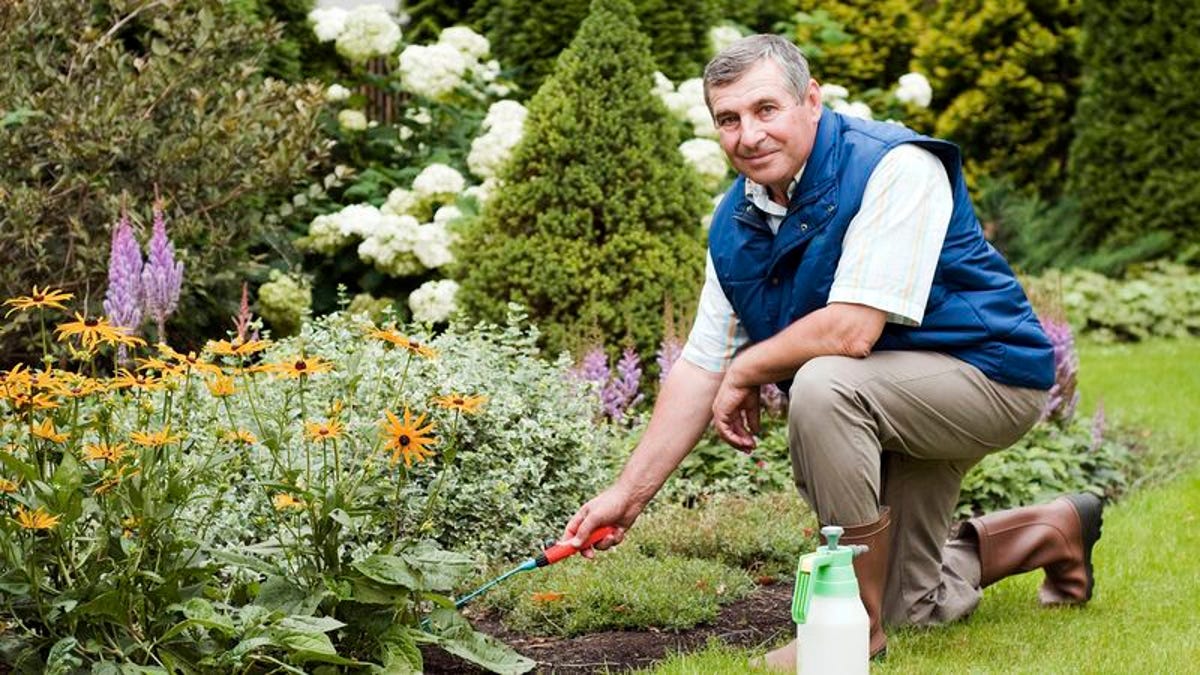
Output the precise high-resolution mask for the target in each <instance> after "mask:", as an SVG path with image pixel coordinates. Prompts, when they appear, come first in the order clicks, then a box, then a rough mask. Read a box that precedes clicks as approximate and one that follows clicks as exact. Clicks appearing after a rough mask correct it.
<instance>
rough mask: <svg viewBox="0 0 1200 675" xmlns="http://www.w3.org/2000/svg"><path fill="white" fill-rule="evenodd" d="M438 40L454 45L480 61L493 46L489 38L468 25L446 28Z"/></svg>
mask: <svg viewBox="0 0 1200 675" xmlns="http://www.w3.org/2000/svg"><path fill="white" fill-rule="evenodd" d="M438 42H439V43H440V44H444V45H450V46H451V47H454V48H455V49H457V50H458V51H459V52H460V53H462V55H463V56H466V57H468V58H470V59H471V60H473V61H478V60H480V59H482V58H483V57H485V56H487V55H488V52H489V51H491V48H492V47H491V45H490V44H488V41H487V38H485V37H483V36H482V35H480V34H479V33H476V32H475V31H473V30H471V29H470V28H467V27H466V26H451V27H449V28H446V29H445V30H443V31H442V32H441V34H440V35H438Z"/></svg>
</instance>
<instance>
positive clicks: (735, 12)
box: [717, 0, 797, 33]
mask: <svg viewBox="0 0 1200 675" xmlns="http://www.w3.org/2000/svg"><path fill="white" fill-rule="evenodd" d="M796 9H797V7H796V3H795V2H794V0H717V16H719V17H720V18H722V19H724V20H726V21H732V22H734V23H739V24H741V25H743V26H745V27H746V28H749V29H750V30H751V31H753V32H755V33H773V32H775V31H777V30H778V28H777V26H778V25H779V24H780V23H782V22H785V21H788V20H789V19H791V18H792V15H793V14H795V13H796Z"/></svg>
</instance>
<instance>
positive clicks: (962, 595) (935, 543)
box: [788, 351, 1047, 625]
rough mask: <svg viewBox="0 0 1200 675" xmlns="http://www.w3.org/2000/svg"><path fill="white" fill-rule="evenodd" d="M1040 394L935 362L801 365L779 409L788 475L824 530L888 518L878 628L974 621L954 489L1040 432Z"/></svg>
mask: <svg viewBox="0 0 1200 675" xmlns="http://www.w3.org/2000/svg"><path fill="white" fill-rule="evenodd" d="M1046 396H1047V394H1046V392H1044V391H1039V390H1035V389H1025V388H1021V387H1011V386H1006V385H1003V384H998V383H996V382H993V381H992V380H989V379H988V378H987V377H986V376H985V375H984V374H983V373H982V372H980V371H979V370H978V369H977V368H975V367H974V366H972V365H970V364H968V363H966V362H964V361H960V360H958V359H956V358H954V357H951V356H947V355H945V354H940V353H936V352H920V351H880V352H876V353H873V354H871V355H870V356H868V357H866V358H864V359H855V358H850V357H844V356H824V357H820V358H816V359H813V360H812V361H809V362H808V363H806V364H805V365H804V366H803V367H802V368H801V369H800V371H799V372H798V373H797V374H796V377H795V379H794V380H793V383H792V387H791V391H790V399H789V401H788V437H789V445H790V448H791V459H792V473H793V475H794V477H795V481H796V487H797V488H798V489H799V491H800V494H801V496H802V497H804V499H805V500H806V501H808V503H809V505H810V506H812V508H813V510H814V511H815V512H816V514H817V518H818V519H819V521H820V522H821V524H822V525H830V524H834V525H841V526H843V527H853V526H857V525H865V524H868V523H873V522H875V521H876V520H878V518H879V509H880V506H882V505H887V506H889V507H891V522H892V525H891V533H892V535H891V557H890V560H891V562H890V569H889V572H888V578H887V584H886V590H885V593H884V600H883V621H884V623H885V624H887V625H935V624H940V623H946V622H949V621H953V620H955V619H959V618H961V617H964V616H966V615H968V614H970V613H971V612H972V611H974V609H975V607H976V606H977V605H978V604H979V598H980V595H981V590H980V587H979V584H980V572H979V556H978V551H977V549H976V546H975V544H974V543H973V542H972V541H963V540H951V541H947V537H948V536H949V534H950V527H951V524H952V519H953V513H954V507H955V505H956V503H957V502H958V493H959V487H960V485H961V483H962V478H963V476H964V475H965V474H966V472H967V470H969V469H970V468H971V467H972V466H974V465H975V464H976V463H977V462H978V461H979V460H980V459H982V458H983V457H984V456H985V455H987V454H988V453H989V452H993V451H995V450H1000V449H1003V448H1006V447H1008V446H1009V445H1012V444H1013V443H1014V442H1016V441H1017V440H1018V439H1020V438H1021V436H1022V435H1024V434H1025V432H1026V431H1028V430H1029V428H1030V427H1032V426H1033V424H1034V423H1035V422H1036V421H1037V420H1038V417H1039V416H1040V414H1041V411H1042V407H1043V406H1044V405H1045V402H1046Z"/></svg>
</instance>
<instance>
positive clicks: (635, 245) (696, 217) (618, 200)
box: [456, 0, 709, 357]
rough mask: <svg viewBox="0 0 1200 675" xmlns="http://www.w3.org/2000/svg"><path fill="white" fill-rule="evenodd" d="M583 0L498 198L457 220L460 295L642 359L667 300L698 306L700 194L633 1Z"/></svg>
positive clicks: (561, 336)
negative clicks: (585, 10) (585, 7)
mask: <svg viewBox="0 0 1200 675" xmlns="http://www.w3.org/2000/svg"><path fill="white" fill-rule="evenodd" d="M594 7H595V9H594V11H593V13H592V14H591V16H589V17H588V19H587V20H586V21H585V22H584V23H583V26H582V27H581V28H580V30H579V34H578V36H577V37H576V38H575V41H574V42H573V43H572V45H571V47H570V48H569V49H568V50H567V51H566V52H564V53H563V55H562V57H561V58H560V59H559V62H558V68H557V70H556V71H555V73H554V75H553V76H552V77H551V78H550V79H549V80H547V81H546V83H545V85H544V86H543V87H542V88H541V89H540V90H539V91H538V93H537V95H536V96H535V97H534V98H533V100H532V101H531V102H530V104H529V116H528V118H527V119H526V121H525V131H524V136H523V138H522V140H521V142H520V144H519V145H518V146H517V147H516V149H515V150H514V153H513V156H512V158H511V159H510V160H509V162H508V163H507V164H506V165H505V169H504V170H503V172H502V173H501V175H500V182H501V185H502V187H501V188H500V191H499V194H497V195H495V196H493V197H492V198H491V199H490V200H489V201H488V203H487V205H486V207H485V208H484V210H483V213H482V215H481V216H480V217H479V218H477V219H475V220H474V221H473V222H471V223H470V224H469V225H468V226H467V227H466V228H465V229H466V231H465V232H464V235H463V240H462V242H461V245H460V246H459V252H458V256H459V257H458V264H457V266H456V267H457V272H456V274H457V275H458V276H459V277H460V278H461V281H462V289H461V291H460V294H459V303H460V305H461V306H462V307H464V308H465V309H466V310H467V311H468V312H473V313H474V314H475V315H477V316H480V317H483V318H488V319H493V320H495V319H497V318H499V317H500V316H502V315H503V313H504V312H506V311H507V310H506V309H505V307H506V303H508V302H517V303H520V304H522V305H524V306H525V307H527V308H528V309H529V312H530V316H531V317H533V319H534V321H535V322H536V323H537V324H538V326H539V328H540V329H541V330H542V331H543V333H544V335H545V344H546V345H547V346H548V347H549V348H550V349H551V350H553V351H557V350H561V349H564V348H571V347H577V346H580V345H581V344H582V343H583V342H584V341H586V340H587V338H588V336H590V335H594V334H596V333H597V332H598V333H599V334H600V335H604V336H612V337H614V338H618V336H628V337H629V338H630V339H631V341H632V342H633V343H634V344H635V345H636V347H637V348H638V351H639V352H640V353H641V354H642V355H643V357H648V356H649V355H651V354H653V353H654V350H655V349H657V348H658V346H659V343H660V341H661V338H662V331H663V329H662V322H661V316H660V311H661V308H662V306H663V301H664V299H669V300H670V301H672V302H673V303H674V304H675V305H676V306H683V307H686V306H690V305H691V304H692V303H693V302H694V301H695V298H696V295H697V292H698V290H699V287H700V283H701V278H702V270H701V268H702V265H703V260H704V249H703V244H702V241H701V238H700V226H699V221H700V217H701V215H702V212H703V211H704V210H705V209H706V208H709V205H708V198H707V197H705V195H704V194H703V192H702V190H701V188H700V183H699V179H698V178H697V176H696V174H695V173H694V172H693V171H692V170H691V169H690V168H689V167H687V166H685V164H684V159H683V157H682V155H681V154H680V152H679V151H678V149H677V147H676V146H677V144H678V142H679V139H678V137H677V134H676V132H675V126H674V124H673V122H672V121H671V120H670V119H669V118H668V113H667V111H666V109H665V107H664V106H663V104H662V103H661V102H660V101H659V100H658V98H657V97H655V96H654V95H653V94H652V93H651V87H652V81H651V73H652V65H651V62H650V54H649V49H648V41H647V40H646V38H645V37H644V36H642V35H641V34H640V33H638V31H637V29H636V27H635V25H636V21H635V20H634V19H633V17H632V6H631V5H630V4H629V3H628V2H627V1H625V0H597V2H596V3H595V6H594ZM618 339H619V338H618Z"/></svg>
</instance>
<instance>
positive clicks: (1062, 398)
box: [1042, 319, 1079, 423]
mask: <svg viewBox="0 0 1200 675" xmlns="http://www.w3.org/2000/svg"><path fill="white" fill-rule="evenodd" d="M1042 327H1043V328H1044V329H1045V330H1046V337H1048V338H1050V344H1051V345H1053V346H1054V386H1052V387H1051V388H1050V397H1049V399H1047V401H1046V407H1045V408H1043V409H1042V420H1043V421H1045V420H1051V419H1053V420H1057V421H1060V422H1063V423H1066V422H1070V421H1071V419H1072V418H1074V417H1075V407H1076V406H1077V405H1078V404H1079V392H1078V391H1076V390H1075V385H1076V378H1077V375H1078V371H1079V355H1078V354H1076V353H1075V336H1074V334H1073V333H1072V332H1071V325H1070V324H1068V323H1067V322H1066V321H1059V320H1057V319H1043V320H1042Z"/></svg>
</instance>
